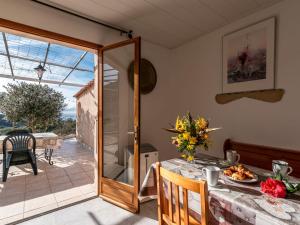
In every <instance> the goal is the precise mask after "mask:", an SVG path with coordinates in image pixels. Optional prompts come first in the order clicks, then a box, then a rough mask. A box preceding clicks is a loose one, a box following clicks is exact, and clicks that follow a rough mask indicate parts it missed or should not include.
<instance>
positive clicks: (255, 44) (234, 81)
mask: <svg viewBox="0 0 300 225" xmlns="http://www.w3.org/2000/svg"><path fill="white" fill-rule="evenodd" d="M274 48H275V18H274V17H273V18H270V19H267V20H264V21H262V22H259V23H256V24H254V25H251V26H248V27H246V28H243V29H241V30H238V31H235V32H233V33H230V34H227V35H225V36H224V37H223V93H232V92H243V91H253V90H263V89H273V88H274V85H275V84H274V55H275V49H274Z"/></svg>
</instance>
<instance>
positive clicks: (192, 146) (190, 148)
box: [186, 145, 195, 151]
mask: <svg viewBox="0 0 300 225" xmlns="http://www.w3.org/2000/svg"><path fill="white" fill-rule="evenodd" d="M194 148H195V147H194V145H187V146H186V150H188V151H191V150H194Z"/></svg>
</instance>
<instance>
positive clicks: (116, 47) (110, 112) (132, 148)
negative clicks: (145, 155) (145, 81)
mask: <svg viewBox="0 0 300 225" xmlns="http://www.w3.org/2000/svg"><path fill="white" fill-rule="evenodd" d="M99 65H100V68H99V70H100V71H99V83H98V84H99V85H98V87H99V92H98V93H99V120H98V121H99V124H98V125H99V138H98V140H99V195H100V196H101V197H103V198H104V199H105V200H108V201H110V202H112V203H114V204H116V205H119V206H121V207H123V208H125V209H127V210H130V211H132V212H138V210H139V202H138V191H139V177H140V176H139V133H140V129H139V127H140V93H139V71H140V38H134V39H130V40H126V41H123V42H120V43H116V44H112V45H109V46H105V47H103V48H101V49H99Z"/></svg>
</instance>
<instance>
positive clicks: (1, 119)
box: [0, 113, 12, 128]
mask: <svg viewBox="0 0 300 225" xmlns="http://www.w3.org/2000/svg"><path fill="white" fill-rule="evenodd" d="M11 126H12V123H11V122H9V121H8V120H6V118H5V115H4V114H2V113H0V128H5V127H11Z"/></svg>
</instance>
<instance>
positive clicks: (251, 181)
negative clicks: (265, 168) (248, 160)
mask: <svg viewBox="0 0 300 225" xmlns="http://www.w3.org/2000/svg"><path fill="white" fill-rule="evenodd" d="M224 176H225V177H226V178H227V179H229V180H232V181H234V182H238V183H255V182H257V181H258V176H257V175H256V174H254V178H252V179H246V180H235V179H233V178H232V177H229V176H226V175H224Z"/></svg>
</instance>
